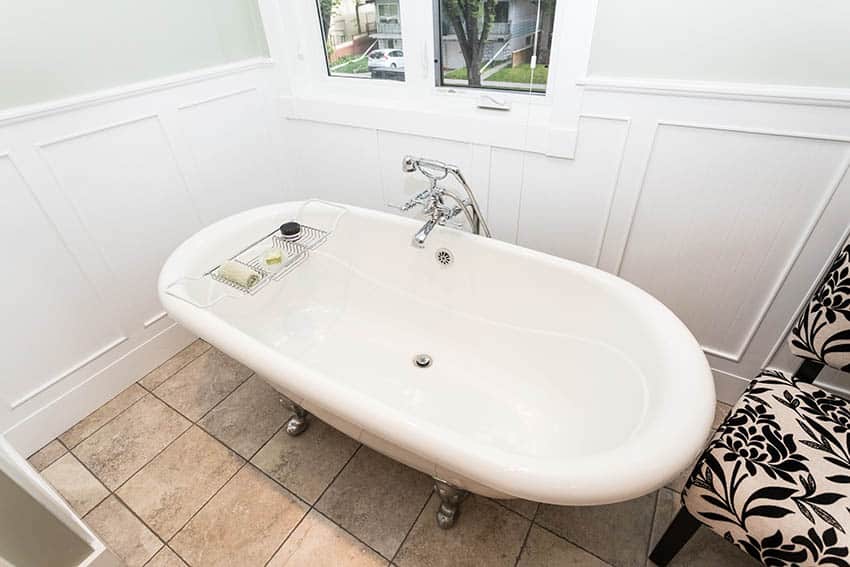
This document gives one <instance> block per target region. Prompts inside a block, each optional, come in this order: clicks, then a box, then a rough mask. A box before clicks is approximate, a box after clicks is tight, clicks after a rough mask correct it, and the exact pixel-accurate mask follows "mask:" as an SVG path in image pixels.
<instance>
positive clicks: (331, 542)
mask: <svg viewBox="0 0 850 567" xmlns="http://www.w3.org/2000/svg"><path fill="white" fill-rule="evenodd" d="M281 399H282V397H281V396H280V395H279V394H278V393H276V392H275V391H274V390H273V389H272V388H271V387H269V386H268V385H267V384H266V383H265V382H263V380H262V379H260V378H259V377H258V376H256V375H254V374H253V372H252V371H251V370H250V369H248V368H246V367H245V366H243V365H241V364H239V363H238V362H236V361H234V360H232V359H230V358H228V357H227V356H225V355H224V354H222V353H220V352H218V351H216V350H215V349H212V348H210V346H209V345H208V344H206V343H204V342H203V341H201V340H198V341H196V342H194V343H193V344H192V345H190V346H189V347H187V348H186V349H184V350H183V351H181V352H180V353H178V354H177V355H175V356H174V357H173V358H171V359H170V360H169V361H167V362H166V363H165V364H163V365H162V366H160V367H159V368H157V369H156V370H154V371H153V372H151V373H150V374H148V375H147V376H145V377H144V378H143V379H142V380H140V381H139V382H138V383H137V384H133V385H132V386H130V387H129V388H127V389H126V390H124V391H123V392H121V393H120V394H119V395H118V396H116V397H115V398H114V399H112V400H111V401H109V402H107V403H106V404H104V405H103V406H102V407H100V408H99V409H98V410H96V411H94V412H93V413H92V414H90V415H89V416H88V417H86V418H85V419H83V420H82V421H80V423H78V424H76V425H75V426H74V427H72V428H71V429H69V430H68V431H66V432H65V433H63V434H62V435H60V436H59V437H58V438H57V439H55V440H53V441H51V442H50V443H48V444H47V445H46V446H45V447H44V448H42V449H41V450H40V451H38V452H37V453H36V454H34V455H32V456H31V457H30V459H29V461H30V463H31V464H32V466H33V467H35V468H36V469H37V470H39V471H40V472H41V474H42V475H43V476H44V478H45V479H47V480H48V481H49V482H50V483H51V484H52V485H53V486H54V487H55V488H56V490H57V491H58V492H59V493H60V494H61V495H62V496H63V497H64V498H65V499H66V500H67V501H68V503H69V504H70V505H71V506H72V507H73V508H74V510H76V511H77V513H78V514H79V515H80V516H81V517H82V518H83V519H84V520H85V521H86V522H87V523H88V525H89V526H91V527H92V529H93V530H94V531H95V532H97V533H98V534H99V535H100V536H101V538H102V539H103V541H104V542H105V543H106V544H107V545H108V546H109V547H110V548H112V550H113V551H114V552H115V553H116V554H118V555H119V556H120V557H121V558H122V559H123V560H124V561H125V562H126V563H127V565H130V566H134V565H149V566H160V567H164V566H183V565H193V566H204V567H207V566H216V565H227V566H246V567H247V566H252V565H270V566H277V567H280V566H284V565H286V566H302V565H303V566H313V565H315V566H325V565H327V566H338V565H352V566H356V567H359V566H372V565H381V566H387V565H394V566H396V567H408V566H418V565H421V566H433V567H437V566H453V567H454V566H464V565H469V566H484V567H499V566H502V565H505V566H521V567H530V566H560V565H578V566H585V567H605V566H609V565H610V566H614V567H638V566H640V567H644V566H646V565H651V563H648V562H647V559H646V557H647V553H648V550H649V548H650V545H651V544H652V543H654V541H656V540H657V538H658V537H659V536H660V534H661V533H662V532H663V530H664V528H665V527H666V525H667V523H668V522H669V521H670V519H671V518H672V517H673V515H674V514H675V512H676V510H677V509H678V506H679V495H678V491H679V490H681V487H682V485H683V483H684V475H683V476H682V477H681V478H679V479H677V480H676V481H674V482H672V483H671V484H670V486H669V487H667V488H664V489H662V490H660V491H658V492H656V493H653V494H649V495H646V496H644V497H642V498H638V499H636V500H632V501H629V502H625V503H622V504H616V505H610V506H598V507H582V508H571V507H561V506H551V505H538V504H536V503H532V502H527V501H521V500H515V501H506V502H497V501H493V500H489V499H487V498H481V497H478V496H472V497H471V498H469V499H468V500H467V501H466V502H464V504H463V507H462V513H461V515H460V517H459V519H458V523H457V525H456V526H455V527H454V529H452V530H449V531H442V530H440V529H439V528H437V526H436V522H435V520H434V513H435V510H436V507H437V505H438V499H437V497H436V495H435V494H434V493H433V490H432V483H431V480H430V479H429V478H428V477H426V476H425V475H423V474H421V473H419V472H417V471H415V470H413V469H410V468H408V467H406V466H404V465H401V464H399V463H397V462H395V461H392V460H390V459H388V458H386V457H384V456H382V455H380V454H379V453H376V452H375V451H372V450H371V449H369V448H368V447H365V446H363V445H361V444H360V443H358V442H357V441H354V440H353V439H350V438H349V437H347V436H345V435H343V434H342V433H339V432H338V431H336V430H335V429H333V428H331V427H330V426H328V425H326V424H324V423H322V422H321V421H318V420H313V422H312V423H311V425H310V428H309V429H308V430H307V431H306V432H305V433H304V434H303V435H301V436H300V437H297V438H291V437H289V436H287V435H286V434H285V433H284V432H283V431H282V429H281V428H282V426H283V424H284V422H285V421H286V419H287V418H288V417H289V415H290V412H289V410H287V408H286V406H285V405H284V404H283V403H281ZM726 410H728V407H727V406H723V405H722V404H718V410H717V420H718V422H719V420H720V419H722V417H723V415H724V413H725V411H726ZM674 564H675V565H680V566H681V565H687V566H692V567H700V566H705V567H713V566H716V565H725V566H728V567H737V566H741V567H744V566H753V565H756V564H755V562H753V561H751V560H750V559H749V558H748V557H747V556H745V555H744V554H742V553H741V552H739V551H737V550H736V549H735V548H734V547H732V546H731V545H730V544H728V543H726V542H725V541H723V540H722V539H721V538H719V537H717V536H716V535H714V534H713V533H711V532H710V531H708V530H706V529H700V531H699V532H698V534H697V536H695V537H694V539H693V540H692V541H691V542H690V543H689V544H688V545H687V547H686V548H685V549H684V550H683V551H682V552H681V553H680V555H679V556H678V557H677V559H676V561H675V563H674Z"/></svg>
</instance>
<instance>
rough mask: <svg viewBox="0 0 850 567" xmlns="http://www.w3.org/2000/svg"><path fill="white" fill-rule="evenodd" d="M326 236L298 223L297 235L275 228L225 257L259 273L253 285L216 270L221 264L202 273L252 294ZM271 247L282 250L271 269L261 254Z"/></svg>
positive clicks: (296, 261) (280, 273) (286, 271)
mask: <svg viewBox="0 0 850 567" xmlns="http://www.w3.org/2000/svg"><path fill="white" fill-rule="evenodd" d="M327 238H328V233H327V232H325V231H324V230H320V229H318V228H314V227H312V226H307V225H303V224H302V225H301V233H300V234H299V235H298V237H297V239H295V240H289V239H286V238H284V237H283V236H281V234H280V232H279V230H278V229H275V230H274V231H272V232H270V233H269V234H267V235H265V236H263V237H262V238H260V239H259V240H256V241H255V242H253V243H251V244H249V245H248V246H246V247H245V248H243V249H242V250H240V251H239V252H237V253H236V254H234V255H233V256H231V257H230V258H229V259H228V260H229V261H232V262H237V263H239V264H242V265H243V266H246V267H247V268H249V269H250V270H252V271H253V272H254V273H255V274H256V275H257V277H258V280H257V282H256V283H254V284H253V285H251V286H250V287H249V286H244V285H241V284H239V283H237V282H234V281H232V280H229V279H227V278H225V277H223V276H221V275H220V274H219V269H220V268H221V266H222V264H219V265H218V266H216V267H214V268H212V269H211V270H210V271H208V272H207V273H206V274H204V275H205V276H208V277H211V278H212V279H214V280H215V281H217V282H220V283H223V284H225V285H228V286H230V287H232V288H234V289H236V290H239V291H241V292H242V293H245V294H248V295H254V294H255V293H257V292H258V291H260V290H261V289H263V287H265V286H266V284H268V283H269V282H270V281H276V280H279V279H281V278H282V277H283V276H285V275H286V274H288V273H289V272H291V271H292V270H294V269H295V268H296V267H297V266H298V265H299V264H301V263H302V262H304V260H306V259H307V255H308V252H309V251H310V250H314V249H316V248H318V247H319V246H320V245H321V244H323V243H324V242H325V241H326V240H327ZM270 249H278V250H280V251H281V253H282V256H283V261H282V263H281V264H280V265H279V267H278V268H277V269H273V268H272V267H270V266H269V265H268V264H266V263H265V262H264V261H263V255H264V254H265V253H266V252H267V251H268V250H270Z"/></svg>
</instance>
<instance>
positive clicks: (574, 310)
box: [159, 201, 715, 525]
mask: <svg viewBox="0 0 850 567" xmlns="http://www.w3.org/2000/svg"><path fill="white" fill-rule="evenodd" d="M291 220H297V221H299V222H300V223H302V224H303V225H304V226H305V229H306V228H307V227H313V228H314V229H316V230H315V231H314V233H315V234H314V235H313V236H315V238H313V239H312V240H310V241H309V242H303V243H302V244H304V245H305V248H304V249H303V250H302V248H301V247H300V245H298V243H297V241H296V245H294V247H293V248H292V250H290V251H289V252H288V253H287V255H286V256H285V258H286V260H285V261H284V265H285V267H284V268H283V269H282V270H281V271H280V272H277V273H273V274H272V275H269V276H268V277H265V278H263V279H262V281H261V282H260V283H259V284H257V285H256V288H257V289H249V290H248V291H247V292H246V290H240V289H237V286H231V285H226V284H225V283H222V282H221V281H218V280H216V279H215V278H214V277H212V276H213V275H214V274H215V271H214V268H215V267H216V266H218V265H219V264H221V263H222V262H223V261H224V260H226V259H228V258H230V257H232V256H234V255H236V258H237V259H240V258H242V259H244V258H245V257H247V256H251V257H253V256H256V252H257V251H256V250H254V249H252V248H251V247H250V246H249V245H251V244H252V243H254V242H256V241H258V240H259V241H260V243H259V244H257V245H256V246H254V248H258V247H260V248H261V247H263V246H266V244H268V243H269V242H271V241H270V240H268V238H266V240H263V239H264V237H270V236H271V235H272V234H274V230H275V228H276V227H278V226H280V225H281V223H284V222H287V221H291ZM420 225H421V222H417V221H414V220H411V219H406V218H401V217H397V216H393V215H389V214H384V213H380V212H374V211H369V210H364V209H359V208H356V207H349V206H342V205H335V204H330V203H322V202H315V201H308V202H297V203H296V202H291V203H282V204H277V205H271V206H266V207H262V208H257V209H253V210H249V211H246V212H244V213H240V214H237V215H234V216H231V217H229V218H226V219H224V220H221V221H219V222H217V223H215V224H213V225H211V226H209V227H207V228H205V229H203V230H202V231H200V232H199V233H197V234H196V235H194V236H192V237H191V238H189V239H188V240H187V241H186V242H184V243H183V244H182V245H181V246H180V247H179V248H178V249H177V250H176V251H175V252H174V253H173V254H172V255H171V257H170V258H169V259H168V261H167V262H166V264H165V266H164V267H163V269H162V273H161V275H160V279H159V293H160V298H161V300H162V303H163V305H164V306H165V308H166V310H167V311H168V313H169V314H170V315H171V316H172V317H173V318H174V319H175V320H176V321H178V322H179V323H180V324H182V325H184V326H185V327H187V328H188V329H190V330H191V331H193V332H195V333H196V334H198V335H199V336H201V337H203V338H204V339H206V340H207V341H209V342H210V343H212V344H213V345H215V346H216V347H218V348H219V349H220V350H222V351H224V352H225V353H227V354H229V355H230V356H232V357H233V358H235V359H237V360H239V361H241V362H242V363H244V364H246V365H248V366H250V367H251V368H253V369H254V370H255V371H256V372H257V373H258V374H259V375H260V376H262V377H264V379H265V380H267V381H268V382H269V384H271V385H272V386H273V387H274V388H276V389H277V390H279V391H280V392H281V393H282V394H284V395H285V396H287V397H288V398H289V399H290V400H292V401H293V402H294V403H295V404H297V405H298V406H300V407H301V408H304V409H305V410H306V411H309V412H310V413H311V414H315V415H316V416H318V417H319V418H321V419H322V420H325V421H327V422H328V423H330V424H331V425H332V426H334V427H336V428H338V429H339V430H341V431H343V432H345V433H346V434H348V435H349V436H351V437H353V438H355V439H357V440H359V441H361V442H363V443H364V444H366V445H368V446H370V447H372V448H374V449H376V450H377V451H380V452H382V453H385V454H386V455H388V456H390V457H392V458H394V459H397V460H399V461H401V462H403V463H406V464H407V465H410V466H412V467H414V468H416V469H419V470H420V471H422V472H424V473H426V474H428V475H430V476H432V477H434V478H435V480H436V481H437V488H438V491H439V493H440V496H441V498H443V503H444V506H443V508H445V510H443V509H442V508H441V510H442V512H443V517H442V518H441V520H440V521H441V523H445V524H446V525H450V524H451V522H452V521H453V516H454V512H455V511H456V507H457V504H458V503H459V502H460V500H462V496H463V491H472V492H475V493H478V494H482V495H485V496H490V497H496V498H525V499H529V500H534V501H539V502H547V503H552V504H564V505H593V504H606V503H612V502H617V501H622V500H626V499H630V498H635V497H638V496H640V495H643V494H645V493H648V492H650V491H653V490H655V489H657V488H659V487H661V486H663V485H664V484H665V483H666V482H668V481H669V480H670V479H671V478H672V477H674V476H675V475H676V474H678V473H680V472H681V471H682V470H684V469H685V468H687V467H688V466H689V465H690V464H691V463H692V462H693V460H694V459H695V458H696V457H697V454H698V452H699V451H700V449H701V448H702V445H703V443H704V442H705V440H706V438H707V435H708V433H709V431H710V427H711V422H712V419H713V415H714V399H715V395H714V385H713V381H712V376H711V372H710V370H709V367H708V364H707V362H706V359H705V357H704V356H703V353H702V351H701V350H700V347H699V345H698V344H697V342H696V340H695V339H694V337H693V336H692V335H691V333H690V332H689V331H688V329H687V328H686V327H685V326H684V325H683V324H682V323H681V321H679V319H677V318H676V317H675V316H674V315H673V313H671V312H670V311H669V310H668V309H667V308H666V307H664V305H662V304H661V303H660V302H658V301H657V300H655V299H654V298H653V297H651V296H650V295H649V294H647V293H645V292H643V291H642V290H640V289H639V288H637V287H635V286H633V285H631V284H629V283H628V282H626V281H624V280H622V279H619V278H617V277H615V276H613V275H610V274H608V273H606V272H603V271H600V270H597V269H595V268H591V267H588V266H584V265H581V264H577V263H574V262H571V261H568V260H563V259H560V258H555V257H553V256H549V255H546V254H543V253H539V252H535V251H532V250H528V249H525V248H521V247H518V246H514V245H511V244H506V243H503V242H499V241H496V240H490V239H485V238H482V237H478V236H474V235H471V234H468V233H465V232H461V231H459V230H455V229H451V228H443V227H438V228H437V229H436V230H434V232H433V233H432V234H431V236H430V237H429V239H428V241H427V245H426V246H425V248H421V249H420V248H415V247H412V246H411V245H410V241H411V235H412V234H413V233H414V232H415V231H416V230H417V228H418V227H419V226H420ZM275 238H276V237H275ZM246 246H248V247H249V249H248V251H247V252H245V251H242V250H243V249H244V248H245V247H246ZM289 246H293V245H289ZM308 248H309V250H307V249H308ZM240 251H242V252H240ZM302 252H303V254H302ZM246 254H247V256H246ZM290 264H291V265H290ZM303 415H304V414H303V413H302V414H301V417H303ZM290 425H291V424H290ZM295 429H297V428H295ZM302 429H303V427H302ZM297 432H298V431H293V433H297ZM446 516H451V517H449V518H446Z"/></svg>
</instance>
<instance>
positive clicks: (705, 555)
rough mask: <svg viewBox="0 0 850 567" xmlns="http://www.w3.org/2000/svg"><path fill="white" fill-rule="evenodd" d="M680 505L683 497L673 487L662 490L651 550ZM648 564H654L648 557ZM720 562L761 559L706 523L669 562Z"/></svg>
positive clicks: (705, 566) (747, 564) (701, 565)
mask: <svg viewBox="0 0 850 567" xmlns="http://www.w3.org/2000/svg"><path fill="white" fill-rule="evenodd" d="M681 506H682V499H681V498H680V497H679V495H678V494H676V493H675V492H672V491H670V490H661V491H659V493H658V506H657V508H656V512H655V521H654V522H653V526H652V539H651V541H650V544H651V545H650V548H649V549H650V551H651V550H652V548H653V547H655V544H656V543H657V542H658V540H659V539H661V535H662V534H663V533H664V530H666V529H667V526H668V525H670V522H671V521H673V516H675V515H676V512H678V511H679V508H681ZM647 565H650V566H651V565H655V564H654V563H653V562H651V561H647ZM718 565H722V566H723V567H758V566H759V565H761V563H760V562H758V561H756V560H755V559H753V558H752V557H750V556H749V555H747V554H746V553H744V552H743V551H741V550H739V549H738V548H737V547H735V546H734V545H732V544H731V543H729V542H727V541H726V540H724V539H723V538H722V537H720V536H719V535H717V534H715V533H714V532H712V531H711V530H710V529H708V528H705V527H701V528H700V529H699V530H697V533H696V534H694V536H693V537H692V538H691V540H690V541H689V542H688V543H687V544H685V547H683V548H682V549H681V551H679V553H678V554H677V555H676V557H674V558H673V561H671V562H670V563H669V567H716V566H718Z"/></svg>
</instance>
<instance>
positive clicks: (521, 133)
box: [279, 96, 578, 159]
mask: <svg viewBox="0 0 850 567" xmlns="http://www.w3.org/2000/svg"><path fill="white" fill-rule="evenodd" d="M387 102H388V101H379V102H373V101H364V100H352V101H350V102H349V101H340V100H338V99H329V98H316V97H303V98H302V97H291V96H282V97H280V98H279V107H280V109H281V115H282V117H283V118H285V119H287V120H301V121H305V122H317V123H322V124H334V125H337V126H348V127H350V128H360V129H363V130H381V131H384V132H396V133H399V134H409V135H415V136H424V137H428V138H437V139H442V140H449V141H453V142H463V143H467V144H478V145H485V146H490V147H495V148H506V149H509V150H519V151H524V152H528V153H535V154H542V155H546V156H549V157H554V158H560V159H574V158H575V149H576V144H577V141H578V129H577V128H572V127H563V126H560V125H555V124H552V123H551V119H549V120H543V119H535V120H532V121H530V122H529V121H526V120H524V119H523V118H524V117H527V116H528V114H529V112H526V111H525V110H524V109H523V110H519V111H518V112H513V114H511V113H509V112H499V111H492V110H480V109H479V110H478V111H477V112H473V113H464V112H459V111H458V108H457V107H453V108H449V107H446V108H436V107H431V106H429V105H428V104H424V103H422V104H420V103H418V102H412V103H411V102H408V103H404V104H401V105H398V104H396V105H395V106H393V107H391V108H390V107H388V105H387V104H386V103H387ZM389 102H391V103H397V100H395V99H393V100H392V101H389ZM458 102H459V103H460V104H469V105H472V103H471V102H470V101H469V100H465V99H461V100H452V103H453V104H454V103H458ZM466 110H469V109H466Z"/></svg>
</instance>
